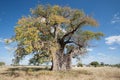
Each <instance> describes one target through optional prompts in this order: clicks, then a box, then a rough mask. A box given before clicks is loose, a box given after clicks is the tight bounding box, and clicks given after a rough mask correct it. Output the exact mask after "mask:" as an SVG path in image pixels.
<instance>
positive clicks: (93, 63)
mask: <svg viewBox="0 0 120 80" xmlns="http://www.w3.org/2000/svg"><path fill="white" fill-rule="evenodd" d="M90 65H92V66H94V67H97V66H99V63H98V62H97V61H93V62H91V63H90Z"/></svg>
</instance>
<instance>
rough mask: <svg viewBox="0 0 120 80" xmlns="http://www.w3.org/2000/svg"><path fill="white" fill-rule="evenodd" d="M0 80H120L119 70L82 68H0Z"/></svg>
mask: <svg viewBox="0 0 120 80" xmlns="http://www.w3.org/2000/svg"><path fill="white" fill-rule="evenodd" d="M0 80H120V68H111V67H97V68H94V67H82V68H73V70H71V71H66V72H65V71H60V72H54V71H49V70H44V69H43V68H38V67H0Z"/></svg>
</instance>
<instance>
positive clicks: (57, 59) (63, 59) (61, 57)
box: [52, 49, 72, 71]
mask: <svg viewBox="0 0 120 80" xmlns="http://www.w3.org/2000/svg"><path fill="white" fill-rule="evenodd" d="M71 58H72V57H71V54H64V53H63V49H60V50H58V52H57V53H56V54H55V55H54V56H53V62H52V70H53V71H66V70H70V69H71Z"/></svg>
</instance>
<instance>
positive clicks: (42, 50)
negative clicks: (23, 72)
mask: <svg viewBox="0 0 120 80" xmlns="http://www.w3.org/2000/svg"><path fill="white" fill-rule="evenodd" d="M31 13H32V14H31V15H29V16H26V17H22V18H21V19H19V21H18V23H17V25H16V27H15V36H14V37H13V38H12V39H13V41H14V42H16V43H17V49H16V51H15V57H16V58H17V59H21V58H23V57H24V56H25V55H29V54H35V55H37V56H38V58H40V59H42V60H43V61H44V60H45V59H47V60H49V61H51V62H52V70H55V71H56V70H68V69H71V59H72V57H76V56H78V55H80V54H84V53H86V47H87V46H88V41H90V40H92V39H97V40H98V39H100V37H101V36H103V33H101V32H92V31H85V30H82V27H84V26H98V23H97V21H96V20H95V19H93V18H92V17H91V16H88V15H86V14H85V13H84V12H83V11H82V10H78V9H71V8H69V7H60V6H58V5H55V6H50V5H45V6H44V5H38V6H37V7H36V8H34V9H31ZM18 61H19V60H18Z"/></svg>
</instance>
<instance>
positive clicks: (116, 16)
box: [111, 12, 120, 24]
mask: <svg viewBox="0 0 120 80" xmlns="http://www.w3.org/2000/svg"><path fill="white" fill-rule="evenodd" d="M115 23H120V13H119V12H118V13H116V14H114V15H113V18H112V20H111V24H115Z"/></svg>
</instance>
